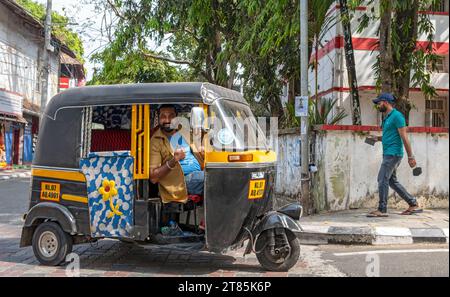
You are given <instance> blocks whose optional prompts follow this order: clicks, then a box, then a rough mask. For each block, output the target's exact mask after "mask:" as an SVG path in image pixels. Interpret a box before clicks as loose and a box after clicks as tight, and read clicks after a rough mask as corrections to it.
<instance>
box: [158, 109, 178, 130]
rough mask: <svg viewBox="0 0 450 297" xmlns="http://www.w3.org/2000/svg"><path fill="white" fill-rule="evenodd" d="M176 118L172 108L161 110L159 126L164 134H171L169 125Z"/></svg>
mask: <svg viewBox="0 0 450 297" xmlns="http://www.w3.org/2000/svg"><path fill="white" fill-rule="evenodd" d="M176 117H177V114H176V112H175V109H174V108H172V107H167V108H162V109H161V110H160V112H159V126H160V127H161V129H163V131H165V132H172V131H173V129H172V128H170V123H171V122H172V120H173V119H174V118H176Z"/></svg>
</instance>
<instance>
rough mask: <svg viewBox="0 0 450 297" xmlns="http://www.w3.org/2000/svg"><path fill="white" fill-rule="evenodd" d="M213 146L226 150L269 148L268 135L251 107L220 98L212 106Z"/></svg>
mask: <svg viewBox="0 0 450 297" xmlns="http://www.w3.org/2000/svg"><path fill="white" fill-rule="evenodd" d="M210 120H211V123H212V125H211V128H212V131H213V133H212V136H213V146H214V147H215V148H216V149H224V150H254V149H255V150H259V149H264V150H265V149H268V146H267V139H266V135H265V133H264V132H263V130H262V129H261V127H260V126H259V125H258V122H257V120H256V119H255V117H254V116H253V113H252V111H251V110H250V107H249V106H248V105H246V104H242V103H238V102H235V101H231V100H226V99H219V100H216V101H215V102H214V104H213V105H212V106H211V119H210Z"/></svg>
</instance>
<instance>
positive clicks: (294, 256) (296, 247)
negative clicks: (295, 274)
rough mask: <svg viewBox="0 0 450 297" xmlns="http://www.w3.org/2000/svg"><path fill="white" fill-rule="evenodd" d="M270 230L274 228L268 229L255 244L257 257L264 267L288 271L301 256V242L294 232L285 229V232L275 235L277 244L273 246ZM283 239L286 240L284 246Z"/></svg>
mask: <svg viewBox="0 0 450 297" xmlns="http://www.w3.org/2000/svg"><path fill="white" fill-rule="evenodd" d="M270 232H273V230H266V231H264V232H263V233H262V234H261V235H260V236H259V237H258V239H257V241H256V245H255V252H256V258H257V259H258V262H259V264H261V266H262V267H263V268H264V269H267V270H270V271H288V270H289V269H291V268H292V267H293V266H294V265H295V264H297V261H298V259H299V257H300V242H299V240H298V238H297V237H296V236H295V234H294V233H292V232H291V231H289V230H284V232H285V234H277V235H275V237H276V238H275V242H276V245H275V246H272V247H271V246H270V244H269V243H270ZM284 235H285V236H284ZM283 239H284V240H283ZM283 241H286V242H285V244H284V246H283ZM280 242H281V245H280Z"/></svg>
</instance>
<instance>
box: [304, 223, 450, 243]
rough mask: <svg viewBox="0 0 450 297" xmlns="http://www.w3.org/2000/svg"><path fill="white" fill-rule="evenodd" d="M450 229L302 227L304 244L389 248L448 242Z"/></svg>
mask: <svg viewBox="0 0 450 297" xmlns="http://www.w3.org/2000/svg"><path fill="white" fill-rule="evenodd" d="M448 230H449V229H448V228H399V227H368V226H351V227H342V226H340V227H337V226H329V227H328V226H306V227H305V226H303V232H301V233H299V234H298V238H299V239H300V243H302V244H359V245H389V244H414V243H448V242H449V241H448V233H449V231H448Z"/></svg>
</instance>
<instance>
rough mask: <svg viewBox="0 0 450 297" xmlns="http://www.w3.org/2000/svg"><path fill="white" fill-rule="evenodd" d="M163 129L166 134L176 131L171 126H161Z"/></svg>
mask: <svg viewBox="0 0 450 297" xmlns="http://www.w3.org/2000/svg"><path fill="white" fill-rule="evenodd" d="M161 129H162V130H163V131H164V132H167V133H170V132H172V131H173V130H175V129H173V128H172V127H170V126H161Z"/></svg>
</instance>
